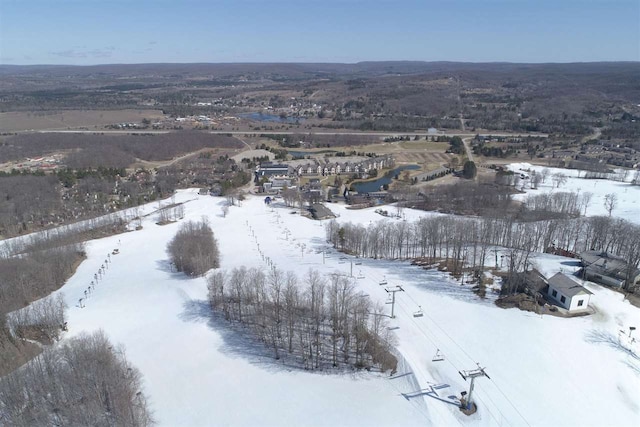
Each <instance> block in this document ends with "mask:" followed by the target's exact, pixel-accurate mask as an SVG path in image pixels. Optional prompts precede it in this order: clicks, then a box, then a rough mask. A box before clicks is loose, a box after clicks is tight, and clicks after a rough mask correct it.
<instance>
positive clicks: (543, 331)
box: [60, 190, 640, 426]
mask: <svg viewBox="0 0 640 427" xmlns="http://www.w3.org/2000/svg"><path fill="white" fill-rule="evenodd" d="M175 201H176V202H185V211H186V218H185V220H188V219H191V220H196V221H198V220H200V219H201V218H202V217H203V216H204V217H207V218H208V220H209V222H210V224H211V226H212V229H213V230H214V233H215V235H216V238H217V239H218V242H219V246H220V250H221V253H222V260H221V264H222V268H224V269H232V268H233V267H239V266H242V265H244V266H247V267H252V266H257V267H264V268H265V269H266V268H267V267H266V264H265V263H264V262H263V260H262V259H261V257H260V256H259V254H258V249H257V245H256V243H255V241H254V239H253V237H252V236H251V232H250V231H249V227H251V228H252V229H253V231H254V233H255V235H256V237H257V240H258V243H259V244H260V249H261V250H262V252H263V253H264V254H265V255H266V256H268V257H269V258H271V259H272V260H273V261H274V262H275V264H276V266H277V267H278V268H279V269H282V270H285V271H287V270H291V271H294V272H296V273H297V274H298V276H299V277H301V276H302V275H303V274H304V273H305V272H307V271H308V270H309V269H310V268H314V269H317V270H319V271H321V272H323V273H327V274H328V273H332V272H336V271H340V272H343V273H347V274H348V273H349V272H350V268H351V263H350V261H351V260H350V259H347V260H344V259H341V256H342V255H340V254H338V253H336V252H335V251H334V250H332V249H331V248H330V247H329V246H328V245H327V243H326V242H325V232H324V226H323V224H324V222H320V221H313V220H310V219H306V218H303V217H301V216H300V215H298V214H294V213H291V212H293V211H292V210H291V209H289V208H285V207H283V206H279V205H277V204H276V205H275V206H272V207H267V206H265V204H264V203H263V198H262V197H250V198H249V199H248V200H246V201H244V202H242V206H234V207H231V208H230V210H229V213H228V214H227V216H226V217H223V216H222V206H223V205H224V204H226V200H224V199H222V198H215V197H209V196H199V195H198V194H197V190H185V191H179V192H178V194H177V195H176V198H175ZM154 205H157V204H154ZM329 207H330V208H331V209H332V210H334V212H336V213H338V214H339V215H340V217H339V218H338V220H339V221H352V222H360V223H363V224H368V223H369V222H370V221H378V220H383V217H381V216H380V215H378V214H376V213H375V212H374V209H366V210H359V211H352V210H347V209H345V208H344V207H343V206H339V205H333V204H331V205H329ZM150 209H151V208H150V207H149V206H148V207H147V208H145V211H147V210H150ZM389 209H390V210H393V208H392V207H389ZM405 214H406V219H407V220H412V219H415V218H417V217H419V216H421V215H425V213H424V212H417V211H412V210H405ZM387 220H388V221H397V220H396V219H387ZM155 221H156V218H155V217H154V215H151V216H148V217H147V218H145V219H144V220H143V223H142V225H143V229H142V230H139V231H132V232H129V233H125V234H121V235H117V236H113V237H109V238H105V239H100V240H95V241H91V242H89V243H88V244H87V254H88V259H87V260H86V261H85V262H83V263H82V264H81V265H80V267H79V268H78V271H77V272H76V274H75V275H74V276H73V277H72V278H71V279H70V280H69V281H68V283H67V284H66V285H65V286H64V287H63V288H62V289H61V290H60V292H63V293H64V295H65V297H66V299H67V301H68V304H69V306H70V308H69V312H68V317H69V333H68V335H67V336H73V335H75V334H78V333H81V332H82V331H93V330H95V329H98V328H101V329H103V330H104V331H105V332H106V333H107V334H108V336H109V338H110V339H111V340H112V341H113V342H114V343H121V344H123V345H124V346H125V347H126V352H127V357H128V358H129V359H130V361H131V362H132V363H133V364H134V365H135V366H136V367H138V368H139V369H140V370H141V371H142V374H143V375H144V381H145V391H146V393H147V395H148V397H149V399H150V402H151V405H152V408H153V410H154V412H155V417H156V418H157V421H158V423H159V425H161V426H204V425H232V426H262V425H269V426H307V425H311V426H316V425H327V426H345V425H350V426H385V425H394V426H413V425H438V426H442V425H576V426H577V425H580V426H583V425H638V424H639V423H640V402H639V401H638V390H640V360H638V357H637V356H634V355H633V354H632V353H630V352H629V351H628V350H626V349H625V348H624V347H621V346H619V345H618V334H619V332H618V331H619V330H621V329H627V328H628V327H629V326H633V325H635V326H640V310H638V309H636V308H634V307H633V306H631V305H629V304H628V302H625V301H623V300H622V295H620V294H617V293H614V292H612V291H609V290H607V289H604V288H601V287H599V286H597V285H588V286H589V289H590V290H591V291H593V292H594V296H593V298H592V302H593V304H594V305H595V306H596V307H597V310H598V313H597V314H596V315H593V316H588V317H580V318H572V319H561V318H555V317H546V316H545V317H543V318H541V317H540V316H536V315H534V314H533V313H528V312H522V311H520V310H517V309H510V310H503V309H500V308H498V307H496V306H495V305H494V304H493V303H492V302H491V301H490V300H480V299H479V298H478V297H476V296H475V295H474V294H473V293H472V292H471V291H470V289H469V288H468V287H466V286H465V287H461V286H460V284H459V283H457V282H455V281H453V280H452V279H450V278H448V277H447V276H445V275H444V274H443V273H440V272H437V271H425V270H421V269H419V268H417V267H413V266H410V265H409V264H408V263H406V262H400V261H385V260H358V261H357V262H358V263H360V262H362V264H359V265H354V266H353V269H354V270H353V273H354V276H360V277H363V278H361V279H354V280H355V281H356V282H357V286H358V288H359V289H361V290H362V291H363V292H365V293H367V294H369V295H370V297H371V298H372V299H374V300H377V301H380V302H382V303H384V302H385V301H386V299H387V293H386V292H385V290H384V287H383V286H380V285H379V282H381V281H382V280H384V279H386V280H387V281H388V283H389V285H396V284H398V285H402V286H403V288H404V289H405V292H399V293H398V294H396V301H397V304H396V314H397V318H396V319H394V320H391V321H390V324H391V326H392V327H393V328H397V329H395V331H394V332H395V333H396V334H397V339H398V349H399V351H400V352H401V354H402V356H403V357H404V359H405V361H406V365H405V364H402V365H401V367H400V369H399V372H398V374H397V375H396V376H394V377H393V378H389V377H388V376H386V375H376V374H369V373H352V374H341V375H335V374H327V373H309V372H304V371H301V370H295V369H290V368H288V367H286V366H283V365H282V364H280V363H279V362H278V361H275V360H274V359H272V358H270V357H269V356H270V353H269V352H268V350H265V349H264V348H263V346H262V345H261V344H259V343H255V342H252V341H250V340H247V339H246V338H245V337H242V336H239V335H237V334H235V333H233V332H232V331H231V330H230V329H229V328H228V325H226V324H225V323H223V322H219V321H217V320H214V319H213V318H212V317H211V316H210V314H209V309H208V306H207V303H206V280H205V279H204V278H196V279H190V278H187V277H185V276H184V275H182V274H179V273H175V272H173V271H171V267H170V265H169V263H168V260H167V255H166V253H165V247H166V244H167V242H168V241H169V240H170V239H171V238H172V237H173V235H174V234H175V232H176V231H177V229H178V227H179V226H180V222H178V223H174V224H169V225H165V226H158V225H156V224H155ZM183 221H184V220H183ZM285 230H289V232H290V233H289V237H288V239H286V238H285ZM303 245H304V246H303ZM115 248H118V249H119V252H120V253H119V254H118V255H111V263H109V264H108V266H109V269H108V270H107V272H106V274H105V276H104V278H103V279H102V280H100V282H99V283H98V285H97V286H96V287H95V290H94V291H93V293H92V295H91V296H90V297H89V298H88V299H87V300H86V302H85V307H84V308H79V307H77V302H78V299H79V298H80V297H83V296H84V290H85V289H86V288H87V286H88V285H89V283H90V282H91V280H93V275H94V273H96V272H97V271H98V269H99V268H100V266H101V265H102V264H103V263H104V260H105V258H106V257H107V254H109V253H111V252H112V250H113V249H115ZM323 250H326V253H325V257H324V260H325V261H324V263H323V254H322V252H321V251H323ZM563 261H567V259H565V258H561V257H554V256H548V255H545V256H541V257H540V259H539V260H538V264H541V265H542V266H543V267H544V270H545V271H546V272H551V271H559V270H560V269H561V268H563V267H564V268H565V269H566V265H563V264H561V263H562V262H563ZM418 306H421V307H422V309H423V310H424V313H425V315H424V316H423V317H418V318H416V317H413V315H412V314H413V313H414V312H415V311H417V310H418ZM386 307H387V308H390V306H388V305H387V306H386ZM437 349H440V351H441V352H442V353H443V354H444V355H445V360H444V361H440V362H432V358H433V356H434V355H435V353H436V351H437ZM476 362H478V363H480V364H481V366H483V367H486V370H487V373H488V374H489V375H490V377H491V379H487V378H479V379H477V380H476V389H475V392H474V395H475V399H474V400H475V401H476V402H477V403H478V406H479V409H478V412H477V413H476V414H474V415H472V416H470V417H467V416H465V415H463V414H461V413H460V412H459V410H458V409H457V407H456V406H455V405H454V399H453V397H456V396H458V397H459V396H460V392H461V391H463V390H466V389H468V383H465V382H464V381H463V379H462V378H461V376H460V375H459V374H458V370H461V369H473V368H476V367H477V365H476ZM404 374H409V375H404ZM411 374H413V375H411Z"/></svg>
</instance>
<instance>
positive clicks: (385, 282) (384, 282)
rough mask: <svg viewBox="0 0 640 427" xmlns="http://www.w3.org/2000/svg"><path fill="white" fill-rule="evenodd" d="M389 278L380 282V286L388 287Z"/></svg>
mask: <svg viewBox="0 0 640 427" xmlns="http://www.w3.org/2000/svg"><path fill="white" fill-rule="evenodd" d="M387 285H388V283H387V278H386V277H385V278H384V279H382V281H381V282H380V286H387Z"/></svg>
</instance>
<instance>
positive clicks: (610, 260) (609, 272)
mask: <svg viewBox="0 0 640 427" xmlns="http://www.w3.org/2000/svg"><path fill="white" fill-rule="evenodd" d="M580 259H582V262H583V265H585V267H587V269H590V270H594V271H597V272H598V273H599V274H601V275H604V276H609V277H614V278H617V279H622V280H624V279H625V278H626V277H627V262H626V261H625V260H624V258H621V257H619V256H615V255H612V254H610V253H608V252H602V251H585V252H582V253H581V254H580ZM638 275H640V269H637V268H635V269H634V271H633V274H632V276H633V277H637V276H638Z"/></svg>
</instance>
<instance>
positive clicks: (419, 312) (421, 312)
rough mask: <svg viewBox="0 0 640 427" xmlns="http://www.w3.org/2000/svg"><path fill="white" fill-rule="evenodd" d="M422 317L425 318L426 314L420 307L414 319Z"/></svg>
mask: <svg viewBox="0 0 640 427" xmlns="http://www.w3.org/2000/svg"><path fill="white" fill-rule="evenodd" d="M422 316H424V313H423V311H422V307H421V306H418V311H416V312H414V313H413V317H422Z"/></svg>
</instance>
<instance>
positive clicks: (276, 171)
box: [255, 162, 289, 182]
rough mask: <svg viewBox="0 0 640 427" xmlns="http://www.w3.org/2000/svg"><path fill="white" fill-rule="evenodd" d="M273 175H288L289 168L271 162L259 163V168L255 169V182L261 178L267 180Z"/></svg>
mask: <svg viewBox="0 0 640 427" xmlns="http://www.w3.org/2000/svg"><path fill="white" fill-rule="evenodd" d="M274 175H279V176H286V175H289V166H288V165H283V164H279V163H271V162H264V163H260V166H258V167H257V168H256V172H255V180H256V182H258V181H260V179H262V178H263V177H266V178H269V177H270V176H274Z"/></svg>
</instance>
